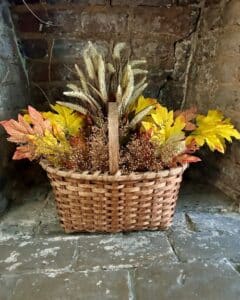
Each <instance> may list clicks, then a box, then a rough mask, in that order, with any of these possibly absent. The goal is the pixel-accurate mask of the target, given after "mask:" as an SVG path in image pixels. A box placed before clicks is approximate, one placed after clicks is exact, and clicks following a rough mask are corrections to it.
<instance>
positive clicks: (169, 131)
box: [141, 104, 186, 146]
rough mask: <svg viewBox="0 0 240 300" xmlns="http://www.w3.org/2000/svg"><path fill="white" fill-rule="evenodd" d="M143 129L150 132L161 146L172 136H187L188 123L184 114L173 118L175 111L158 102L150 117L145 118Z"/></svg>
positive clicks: (152, 137) (152, 138)
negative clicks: (186, 127) (185, 131)
mask: <svg viewBox="0 0 240 300" xmlns="http://www.w3.org/2000/svg"><path fill="white" fill-rule="evenodd" d="M141 124H142V128H141V131H143V132H149V133H150V135H151V140H152V141H153V142H155V143H157V144H158V145H159V146H161V145H162V144H163V143H165V142H166V141H167V140H168V139H170V138H172V137H179V136H180V138H181V139H183V138H184V137H185V134H184V131H183V129H184V127H185V125H186V123H185V120H184V118H183V117H182V116H178V117H177V118H176V119H175V120H174V118H173V111H168V110H167V108H166V107H163V106H161V105H160V104H158V105H157V106H156V108H155V109H154V110H153V112H152V113H151V116H150V117H147V118H146V119H144V120H143V122H142V123H141Z"/></svg>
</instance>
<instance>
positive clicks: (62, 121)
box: [42, 104, 84, 136]
mask: <svg viewBox="0 0 240 300" xmlns="http://www.w3.org/2000/svg"><path fill="white" fill-rule="evenodd" d="M51 108H52V109H53V110H54V111H55V112H56V113H53V112H44V113H42V115H43V117H44V118H45V119H48V120H50V122H51V123H52V125H53V126H55V127H59V128H61V130H63V131H64V132H65V133H66V134H69V135H71V136H75V135H78V134H79V129H80V128H82V127H83V125H84V117H83V116H82V115H80V114H79V113H77V112H74V111H73V110H72V109H70V108H68V107H65V106H62V105H59V104H56V105H51Z"/></svg>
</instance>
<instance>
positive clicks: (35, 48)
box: [22, 39, 48, 58]
mask: <svg viewBox="0 0 240 300" xmlns="http://www.w3.org/2000/svg"><path fill="white" fill-rule="evenodd" d="M22 50H23V53H24V55H25V56H26V57H29V58H44V57H46V56H47V54H48V42H47V41H46V40H42V39H29V40H23V41H22Z"/></svg>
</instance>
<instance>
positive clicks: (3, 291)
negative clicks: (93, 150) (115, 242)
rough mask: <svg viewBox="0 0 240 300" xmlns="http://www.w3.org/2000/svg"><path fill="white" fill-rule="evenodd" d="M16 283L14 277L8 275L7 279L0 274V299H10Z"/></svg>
mask: <svg viewBox="0 0 240 300" xmlns="http://www.w3.org/2000/svg"><path fill="white" fill-rule="evenodd" d="M15 285H16V278H15V277H8V278H7V280H6V278H5V277H4V276H1V275H0V299H2V300H9V299H11V295H12V292H13V290H14V288H15Z"/></svg>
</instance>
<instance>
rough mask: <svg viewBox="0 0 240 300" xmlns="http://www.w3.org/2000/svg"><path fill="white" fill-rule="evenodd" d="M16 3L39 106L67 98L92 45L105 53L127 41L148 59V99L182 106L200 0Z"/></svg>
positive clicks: (16, 16) (17, 22)
mask: <svg viewBox="0 0 240 300" xmlns="http://www.w3.org/2000/svg"><path fill="white" fill-rule="evenodd" d="M11 2H12V3H13V6H12V14H13V19H14V23H15V25H16V30H17V33H18V36H19V38H20V39H21V48H22V53H23V55H24V57H25V59H26V64H27V69H28V72H29V78H30V84H31V91H32V101H33V102H37V103H38V105H39V106H40V105H41V104H42V103H44V102H46V97H45V96H44V94H46V96H47V97H48V98H49V100H50V101H51V102H54V101H55V100H56V99H59V98H62V97H63V96H62V91H63V89H64V86H65V85H66V83H67V82H68V81H72V80H76V79H77V78H76V75H75V73H73V72H72V70H73V64H74V63H75V62H77V63H80V64H81V59H80V57H81V54H82V49H83V48H84V47H85V45H86V43H87V41H88V40H92V41H93V42H95V44H96V45H97V47H99V49H101V50H102V52H104V53H105V54H106V53H107V52H108V49H109V46H111V45H112V44H114V43H116V41H126V42H127V44H128V46H129V47H130V49H131V54H132V57H138V58H141V57H146V58H147V60H148V64H149V69H150V76H149V78H150V85H149V88H148V90H147V91H146V94H147V95H151V96H153V97H159V98H162V99H163V101H164V102H165V103H168V104H169V106H171V107H178V106H179V103H180V102H181V100H182V98H183V92H184V83H185V75H186V74H185V71H186V69H187V64H188V59H189V53H190V47H191V39H192V33H193V32H194V31H195V28H196V24H197V21H198V17H199V12H200V9H199V6H198V3H199V0H178V1H176V0H151V1H147V0H146V1H144V0H134V1H126V0H121V1H120V0H112V1H107V0H84V1H80V0H74V1H73V0H71V1H69V0H60V1H53V0H47V1H26V2H27V3H28V7H26V6H25V5H23V4H22V1H11ZM14 3H15V5H14ZM187 4H188V5H187ZM29 10H32V12H34V14H35V16H34V15H33V14H32V13H31V12H30V11H29ZM36 16H37V17H36ZM39 18H40V19H41V20H42V21H44V22H42V23H41V22H40V21H39Z"/></svg>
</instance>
